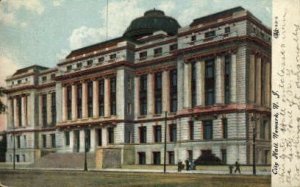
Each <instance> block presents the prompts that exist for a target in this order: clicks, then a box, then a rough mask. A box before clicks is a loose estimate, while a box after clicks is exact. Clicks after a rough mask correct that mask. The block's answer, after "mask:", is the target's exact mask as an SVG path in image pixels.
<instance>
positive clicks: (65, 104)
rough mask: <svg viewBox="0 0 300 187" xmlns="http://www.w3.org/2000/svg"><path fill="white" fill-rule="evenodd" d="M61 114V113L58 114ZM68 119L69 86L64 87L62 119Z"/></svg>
mask: <svg viewBox="0 0 300 187" xmlns="http://www.w3.org/2000/svg"><path fill="white" fill-rule="evenodd" d="M58 115H59V114H58ZM66 120H67V88H66V86H63V87H62V121H66Z"/></svg>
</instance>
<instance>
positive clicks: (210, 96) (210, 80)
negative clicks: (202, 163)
mask: <svg viewBox="0 0 300 187" xmlns="http://www.w3.org/2000/svg"><path fill="white" fill-rule="evenodd" d="M214 103H215V67H214V59H209V60H207V61H205V105H213V104H214Z"/></svg>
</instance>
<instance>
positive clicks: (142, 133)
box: [139, 127, 147, 143]
mask: <svg viewBox="0 0 300 187" xmlns="http://www.w3.org/2000/svg"><path fill="white" fill-rule="evenodd" d="M139 134H140V143H147V127H139Z"/></svg>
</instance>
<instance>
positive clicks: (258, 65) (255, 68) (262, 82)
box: [248, 54, 271, 107]
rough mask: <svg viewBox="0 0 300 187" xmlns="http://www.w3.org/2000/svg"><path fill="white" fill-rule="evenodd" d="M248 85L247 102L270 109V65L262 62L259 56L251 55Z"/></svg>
mask: <svg viewBox="0 0 300 187" xmlns="http://www.w3.org/2000/svg"><path fill="white" fill-rule="evenodd" d="M248 84H249V87H248V89H249V96H248V98H249V102H251V103H255V104H257V105H264V106H267V107H270V102H271V63H270V62H264V61H262V58H261V57H260V56H259V55H255V54H251V55H250V65H249V82H248ZM262 88H263V89H262Z"/></svg>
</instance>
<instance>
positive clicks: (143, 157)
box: [138, 152, 146, 165]
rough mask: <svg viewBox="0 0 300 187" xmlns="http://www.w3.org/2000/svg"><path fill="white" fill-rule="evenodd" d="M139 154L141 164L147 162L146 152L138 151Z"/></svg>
mask: <svg viewBox="0 0 300 187" xmlns="http://www.w3.org/2000/svg"><path fill="white" fill-rule="evenodd" d="M138 155H139V164H141V165H144V164H146V153H145V152H138Z"/></svg>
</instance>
